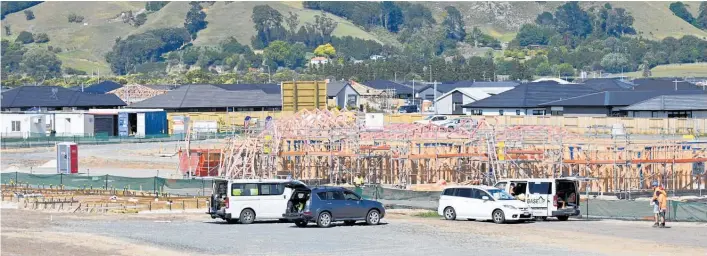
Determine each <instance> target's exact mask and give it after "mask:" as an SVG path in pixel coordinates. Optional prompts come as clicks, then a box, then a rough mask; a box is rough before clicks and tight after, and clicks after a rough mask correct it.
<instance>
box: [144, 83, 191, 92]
mask: <svg viewBox="0 0 707 256" xmlns="http://www.w3.org/2000/svg"><path fill="white" fill-rule="evenodd" d="M143 86H145V87H147V88H150V89H153V90H158V91H171V90H174V89H177V88H179V86H182V85H174V84H145V85H143Z"/></svg>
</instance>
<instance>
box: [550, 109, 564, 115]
mask: <svg viewBox="0 0 707 256" xmlns="http://www.w3.org/2000/svg"><path fill="white" fill-rule="evenodd" d="M550 115H551V116H562V115H563V113H562V111H559V110H553V111H550Z"/></svg>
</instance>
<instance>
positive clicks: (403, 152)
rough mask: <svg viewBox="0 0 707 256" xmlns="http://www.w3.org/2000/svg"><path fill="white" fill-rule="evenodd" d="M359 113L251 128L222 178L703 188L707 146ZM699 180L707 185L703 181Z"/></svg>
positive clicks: (228, 152) (236, 141)
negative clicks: (372, 119) (545, 181)
mask: <svg viewBox="0 0 707 256" xmlns="http://www.w3.org/2000/svg"><path fill="white" fill-rule="evenodd" d="M363 120H364V117H363V115H362V114H361V113H360V112H355V111H346V110H341V111H339V110H331V111H330V110H320V109H315V110H302V111H299V112H297V113H296V114H295V115H293V116H290V117H285V118H281V119H278V120H272V121H270V122H266V125H261V126H252V127H250V126H246V127H245V128H244V132H243V133H242V134H237V135H234V136H233V137H232V138H230V139H229V140H228V141H227V142H226V145H225V146H224V148H223V149H222V150H221V152H223V153H222V155H221V161H220V165H219V171H218V174H219V176H222V177H227V178H242V179H257V178H274V177H283V176H291V177H292V178H295V179H301V180H312V181H318V182H321V183H337V182H351V181H352V179H353V178H354V177H355V176H356V175H362V176H363V177H365V178H366V179H367V180H368V182H369V183H380V184H387V185H391V186H395V187H399V188H415V187H418V188H420V189H424V188H422V187H424V186H426V185H434V184H438V183H440V181H443V182H444V183H461V184H494V183H495V182H496V181H497V180H499V179H505V178H553V177H554V178H558V177H570V176H575V177H592V178H596V180H594V181H592V182H591V184H590V186H589V189H591V190H592V191H595V192H599V191H606V192H609V191H626V190H629V191H630V190H637V189H645V188H647V187H648V186H649V185H650V183H651V181H653V180H659V181H661V183H662V184H665V185H666V186H667V187H670V188H672V189H690V188H693V187H694V186H695V185H696V184H698V185H697V186H699V184H702V183H704V173H700V174H697V175H695V173H694V168H693V167H692V166H693V165H692V163H699V162H705V161H707V155H706V154H705V149H707V142H700V141H691V142H688V141H684V140H668V139H666V138H665V137H657V138H654V140H632V139H631V138H630V137H629V136H610V137H608V138H604V137H600V136H596V135H580V134H578V133H574V132H571V131H569V130H567V129H564V128H562V127H558V126H553V125H508V126H494V125H490V124H489V123H490V122H487V119H486V118H485V117H479V118H473V119H472V118H470V119H467V120H464V121H462V122H461V123H460V124H459V126H458V127H457V128H455V129H450V128H446V127H441V126H436V125H433V124H428V125H421V124H386V125H385V126H384V127H383V128H382V129H368V128H367V126H366V124H365V122H364V121H363ZM700 175H701V176H700Z"/></svg>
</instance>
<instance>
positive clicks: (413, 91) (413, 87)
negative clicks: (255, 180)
mask: <svg viewBox="0 0 707 256" xmlns="http://www.w3.org/2000/svg"><path fill="white" fill-rule="evenodd" d="M412 105H414V106H417V103H415V78H413V79H412Z"/></svg>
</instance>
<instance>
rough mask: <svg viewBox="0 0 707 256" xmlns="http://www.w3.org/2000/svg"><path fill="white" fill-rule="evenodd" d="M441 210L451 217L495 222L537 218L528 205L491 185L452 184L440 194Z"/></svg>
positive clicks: (448, 218) (438, 211)
mask: <svg viewBox="0 0 707 256" xmlns="http://www.w3.org/2000/svg"><path fill="white" fill-rule="evenodd" d="M437 213H438V214H439V215H442V216H444V218H445V219H447V220H455V219H457V218H459V219H469V220H472V219H474V220H493V222H495V223H498V224H500V223H504V222H507V221H519V222H522V221H526V220H531V219H532V218H533V215H532V213H531V212H530V211H529V209H528V204H527V203H525V202H522V201H519V200H516V199H515V198H513V197H512V196H511V195H509V194H508V193H506V192H505V191H503V190H502V189H498V188H495V187H489V186H450V187H447V188H445V189H444V191H442V195H440V197H439V206H438V208H437Z"/></svg>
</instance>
